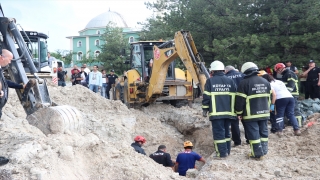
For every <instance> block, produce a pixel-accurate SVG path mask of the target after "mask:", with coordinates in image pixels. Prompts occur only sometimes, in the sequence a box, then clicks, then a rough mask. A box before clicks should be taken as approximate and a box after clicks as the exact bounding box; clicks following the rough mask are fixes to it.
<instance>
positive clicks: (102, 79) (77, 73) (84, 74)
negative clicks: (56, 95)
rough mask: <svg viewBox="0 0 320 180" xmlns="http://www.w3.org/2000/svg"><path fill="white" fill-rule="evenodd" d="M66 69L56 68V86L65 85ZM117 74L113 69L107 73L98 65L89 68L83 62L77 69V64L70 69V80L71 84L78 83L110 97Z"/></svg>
mask: <svg viewBox="0 0 320 180" xmlns="http://www.w3.org/2000/svg"><path fill="white" fill-rule="evenodd" d="M67 78H68V77H67V71H64V70H63V68H62V67H59V68H58V86H63V87H64V86H66V79H67ZM117 79H118V76H117V75H116V74H115V73H114V70H113V69H112V70H110V73H109V74H107V71H106V70H104V69H103V70H101V72H100V71H99V67H98V66H97V65H94V66H93V67H92V70H90V69H89V68H88V67H87V65H86V64H83V65H82V67H81V68H80V69H79V68H78V66H77V65H74V66H73V69H71V77H70V81H71V83H72V85H77V84H80V85H82V86H84V87H87V88H89V89H90V90H91V91H93V92H95V93H98V92H100V93H101V96H102V97H105V98H108V99H109V98H110V94H109V91H110V89H111V87H112V85H113V84H115V83H116V81H117Z"/></svg>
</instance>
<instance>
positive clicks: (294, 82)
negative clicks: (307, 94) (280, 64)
mask: <svg viewBox="0 0 320 180" xmlns="http://www.w3.org/2000/svg"><path fill="white" fill-rule="evenodd" d="M282 81H283V82H284V84H285V85H286V87H287V89H288V91H289V92H291V94H292V96H299V88H298V77H297V75H296V74H295V73H294V72H292V71H291V70H289V69H286V70H284V71H283V72H282Z"/></svg>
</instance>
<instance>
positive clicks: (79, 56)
mask: <svg viewBox="0 0 320 180" xmlns="http://www.w3.org/2000/svg"><path fill="white" fill-rule="evenodd" d="M82 55H83V54H82V52H78V54H77V60H78V61H81V60H82Z"/></svg>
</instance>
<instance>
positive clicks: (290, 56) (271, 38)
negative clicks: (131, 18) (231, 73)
mask: <svg viewBox="0 0 320 180" xmlns="http://www.w3.org/2000/svg"><path fill="white" fill-rule="evenodd" d="M146 5H147V8H149V9H152V10H154V12H155V13H157V12H161V13H158V14H160V15H158V16H154V17H150V18H149V19H148V20H147V22H146V23H142V25H144V28H143V31H142V33H141V37H142V38H143V39H144V40H152V39H159V38H163V39H166V40H168V39H172V38H173V33H174V32H175V31H178V30H181V29H184V30H189V31H191V34H192V36H193V39H194V40H195V44H196V46H197V48H198V51H199V52H200V53H202V54H203V55H204V58H205V61H206V62H207V64H210V62H212V60H214V59H219V60H222V61H223V62H224V63H225V64H237V65H241V64H242V63H244V62H246V61H253V62H256V63H258V64H259V65H260V66H269V65H273V64H275V63H277V62H281V61H286V60H291V61H293V62H294V63H295V64H296V65H302V64H303V63H304V62H306V61H307V60H308V59H317V57H318V56H319V52H320V51H319V50H320V44H319V43H318V42H319V36H320V20H319V15H320V13H319V7H320V2H319V1H318V0H308V1H303V0H282V1H278V0H192V1H191V0H158V1H157V2H155V3H147V4H146ZM170 37H171V38H170Z"/></svg>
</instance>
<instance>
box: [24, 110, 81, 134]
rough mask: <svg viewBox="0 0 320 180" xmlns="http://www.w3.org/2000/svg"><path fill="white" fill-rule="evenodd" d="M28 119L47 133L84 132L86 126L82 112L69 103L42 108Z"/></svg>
mask: <svg viewBox="0 0 320 180" xmlns="http://www.w3.org/2000/svg"><path fill="white" fill-rule="evenodd" d="M27 120H28V122H29V124H31V125H33V126H35V127H37V128H38V129H40V130H41V131H42V132H43V133H44V134H46V135H48V134H58V133H64V132H65V131H66V130H69V131H72V132H78V133H81V134H82V132H83V127H84V124H83V122H84V121H83V118H82V114H81V112H80V111H79V110H78V109H76V108H75V107H72V106H68V105H64V106H52V107H48V108H41V109H39V110H37V111H36V112H34V113H33V114H30V115H28V116H27Z"/></svg>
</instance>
